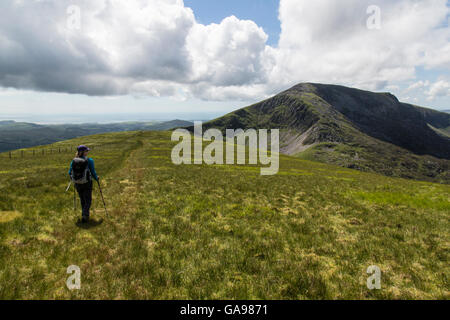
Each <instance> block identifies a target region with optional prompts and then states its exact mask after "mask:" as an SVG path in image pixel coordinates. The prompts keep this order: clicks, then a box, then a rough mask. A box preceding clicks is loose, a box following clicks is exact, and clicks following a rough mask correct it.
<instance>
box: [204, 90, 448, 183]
mask: <svg viewBox="0 0 450 320" xmlns="http://www.w3.org/2000/svg"><path fill="white" fill-rule="evenodd" d="M208 128H219V129H222V130H223V131H224V130H225V129H227V128H233V129H237V128H242V129H247V128H255V129H258V128H268V129H269V128H279V129H281V141H280V146H281V152H282V153H285V154H288V155H295V156H298V157H301V158H303V159H308V160H316V161H321V162H326V163H331V164H337V165H340V166H343V167H348V168H354V169H359V170H362V171H374V172H379V173H382V174H385V175H389V176H399V177H405V178H415V179H424V180H433V181H441V182H448V181H449V180H450V174H449V162H450V161H449V159H450V114H447V113H443V112H439V111H435V110H432V109H427V108H422V107H418V106H414V105H411V104H406V103H401V102H399V101H398V99H397V98H396V97H395V96H394V95H392V94H390V93H374V92H369V91H363V90H358V89H353V88H348V87H343V86H337V85H326V84H314V83H302V84H299V85H296V86H294V87H293V88H291V89H289V90H286V91H284V92H282V93H280V94H278V95H276V96H274V97H272V98H270V99H267V100H265V101H262V102H260V103H256V104H254V105H252V106H249V107H246V108H243V109H240V110H237V111H235V112H232V113H230V114H227V115H225V116H223V117H221V118H218V119H215V120H212V121H210V122H207V123H206V124H204V129H205V130H206V129H208Z"/></svg>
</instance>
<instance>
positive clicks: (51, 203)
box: [0, 132, 450, 299]
mask: <svg viewBox="0 0 450 320" xmlns="http://www.w3.org/2000/svg"><path fill="white" fill-rule="evenodd" d="M81 143H83V144H87V145H97V146H101V145H108V146H109V147H108V148H99V149H98V150H96V149H94V152H93V153H92V157H93V158H94V159H95V160H96V166H97V170H98V172H99V174H100V175H101V176H102V177H103V180H102V183H103V187H104V193H105V197H106V200H107V204H108V206H109V209H110V210H109V213H110V215H109V217H105V214H104V212H103V210H102V203H101V200H100V198H99V195H98V191H97V190H94V205H93V206H94V208H93V212H92V217H93V218H94V222H93V223H91V224H90V225H88V226H82V225H79V224H77V218H78V216H79V215H80V213H79V212H78V211H77V212H74V211H73V208H72V196H73V194H72V190H71V192H68V193H64V189H65V187H66V186H67V182H68V181H67V166H68V165H69V162H70V160H71V158H72V156H70V155H67V154H66V155H58V154H54V155H52V156H50V155H49V156H48V157H45V159H42V160H44V161H36V159H35V160H33V159H15V160H14V161H9V160H6V161H5V160H4V159H2V160H1V161H2V171H1V172H0V212H20V213H21V214H22V215H21V216H17V217H15V218H14V219H12V220H10V221H7V222H5V223H0V298H2V299H17V298H19V299H24V298H27V299H81V298H85V299H94V298H95V299H175V298H179V299H446V298H449V288H450V285H449V271H450V270H449V267H448V261H449V243H450V242H449V240H450V239H449V230H450V228H449V226H450V225H449V211H450V210H449V205H450V200H449V195H450V186H448V185H439V184H433V183H424V182H415V181H411V180H403V179H394V178H387V177H384V176H380V175H376V174H370V173H362V172H359V171H355V170H347V169H342V168H339V167H334V166H330V165H326V164H320V163H316V162H310V161H305V160H301V159H298V158H293V157H286V156H281V162H280V174H278V175H276V176H261V175H260V174H259V168H258V167H256V166H225V165H223V166H221V165H215V166H206V165H200V166H195V165H185V166H175V165H173V164H172V162H171V159H170V152H171V148H172V146H173V145H174V144H173V143H172V142H170V133H167V132H159V133H158V132H145V133H143V132H131V133H118V134H105V135H96V136H90V137H86V138H83V139H75V140H71V141H65V142H64V143H59V144H62V145H67V146H71V147H73V146H74V145H77V144H81ZM70 265H78V266H79V267H80V268H81V272H82V280H81V290H79V291H69V290H68V289H67V288H66V286H65V282H66V279H67V277H68V275H67V274H66V269H67V267H68V266H70ZM370 265H377V266H379V267H380V268H381V270H382V289H381V290H375V291H370V290H368V289H367V287H366V279H367V276H368V275H367V274H366V269H367V267H368V266H370Z"/></svg>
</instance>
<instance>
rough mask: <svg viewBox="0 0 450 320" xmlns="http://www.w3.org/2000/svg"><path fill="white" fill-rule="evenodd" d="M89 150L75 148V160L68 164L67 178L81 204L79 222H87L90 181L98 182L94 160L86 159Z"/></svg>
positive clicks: (90, 190)
mask: <svg viewBox="0 0 450 320" xmlns="http://www.w3.org/2000/svg"><path fill="white" fill-rule="evenodd" d="M89 151H90V149H89V148H88V147H86V146H84V145H81V146H79V147H78V148H77V153H76V156H75V158H74V159H73V160H72V162H71V163H70V169H69V176H70V178H71V179H72V182H73V183H74V185H75V189H76V190H77V192H78V195H79V196H80V202H81V210H82V212H81V214H82V216H81V222H82V223H87V222H89V211H90V209H91V203H92V179H95V180H96V181H97V182H99V179H100V177H99V176H98V175H97V172H96V171H95V165H94V160H93V159H92V158H88V153H89Z"/></svg>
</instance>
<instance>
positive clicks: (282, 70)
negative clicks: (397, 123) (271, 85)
mask: <svg viewBox="0 0 450 320" xmlns="http://www.w3.org/2000/svg"><path fill="white" fill-rule="evenodd" d="M373 2H374V1H372V0H343V1H328V0H315V1H307V0H281V4H280V20H281V23H282V24H281V26H282V33H281V37H280V44H279V49H278V60H277V67H278V68H279V70H278V71H277V73H278V75H277V78H278V80H277V81H281V80H282V79H287V81H289V82H298V81H310V80H312V81H319V82H327V83H330V82H332V83H341V84H348V85H356V86H359V87H365V88H368V89H381V88H382V87H385V86H387V85H390V84H393V83H396V82H398V81H404V80H408V79H412V78H414V76H415V68H416V67H418V66H424V67H428V68H431V67H434V68H447V69H448V68H449V67H450V63H449V62H450V60H449V59H450V55H449V54H446V53H448V50H449V44H448V40H449V35H450V33H449V29H448V27H445V28H444V27H440V25H441V24H442V22H443V21H445V20H446V16H447V14H448V13H449V9H448V8H447V6H446V2H447V1H446V0H423V1H415V0H399V1H391V0H379V1H375V3H376V4H377V5H378V6H379V7H380V9H381V29H380V30H369V29H367V27H366V20H367V18H368V17H369V15H367V13H366V9H367V7H368V6H369V5H371V4H373ZM436 57H440V58H439V59H436Z"/></svg>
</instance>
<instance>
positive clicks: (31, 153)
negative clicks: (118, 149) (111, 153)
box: [0, 144, 112, 160]
mask: <svg viewBox="0 0 450 320" xmlns="http://www.w3.org/2000/svg"><path fill="white" fill-rule="evenodd" d="M111 145H112V144H107V145H97V146H91V147H90V149H91V150H92V151H94V150H97V151H98V150H105V149H109V148H110V147H111ZM76 152H77V148H76V147H67V146H66V147H65V146H62V147H51V148H46V147H39V148H35V149H33V148H29V149H18V150H11V151H6V152H2V153H0V159H10V160H14V159H23V158H33V157H42V156H45V157H48V156H51V155H55V156H56V155H61V154H71V155H73V154H75V153H76Z"/></svg>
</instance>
